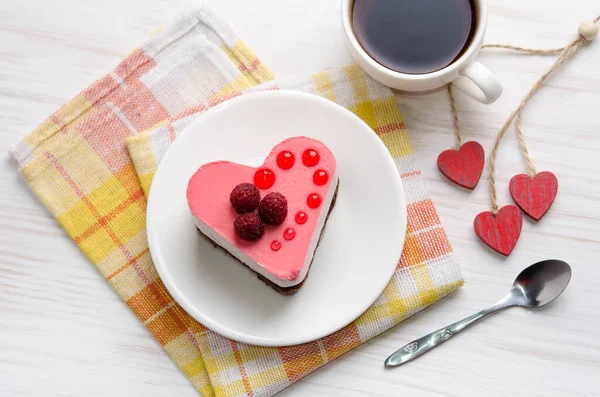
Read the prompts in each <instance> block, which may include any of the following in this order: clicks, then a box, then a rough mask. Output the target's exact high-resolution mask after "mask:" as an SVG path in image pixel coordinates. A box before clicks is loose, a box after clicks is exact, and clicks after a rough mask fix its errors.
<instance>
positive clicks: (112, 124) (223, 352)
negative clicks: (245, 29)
mask: <svg viewBox="0 0 600 397" xmlns="http://www.w3.org/2000/svg"><path fill="white" fill-rule="evenodd" d="M267 89H273V90H277V89H285V90H294V91H302V92H308V93H312V94H315V95H320V96H322V97H324V98H327V99H329V100H332V101H335V102H337V103H339V104H340V105H342V106H344V107H346V108H347V109H350V110H351V111H352V112H354V113H355V114H357V115H358V116H359V117H361V118H362V119H363V120H365V121H366V122H367V123H368V124H369V125H370V126H371V127H372V128H373V131H374V133H375V134H377V135H378V136H379V137H380V138H381V140H382V141H383V142H384V143H385V145H386V146H387V147H388V149H389V150H390V152H391V154H392V155H393V157H394V159H395V161H396V165H397V167H398V173H399V174H400V176H401V177H402V179H403V182H404V187H405V189H406V196H407V199H408V235H407V239H406V243H405V246H404V251H403V254H402V258H401V260H400V263H399V264H398V268H397V270H396V272H395V274H394V276H393V278H392V280H391V282H390V284H389V285H388V286H387V287H386V289H385V291H384V292H383V294H382V295H381V296H380V297H379V299H378V300H377V301H376V302H375V304H373V306H372V307H371V308H370V309H368V310H367V311H366V312H365V313H364V314H363V315H362V316H361V317H360V318H358V319H357V320H356V321H354V322H353V323H351V324H349V325H348V326H346V327H345V328H344V329H342V330H340V331H338V332H336V333H335V334H333V335H330V336H328V337H325V338H323V339H320V340H317V341H315V342H311V343H307V344H304V345H298V346H292V347H282V348H265V347H257V346H249V345H245V344H242V343H237V342H235V341H232V340H229V339H227V338H224V337H223V336H221V335H218V334H216V333H214V332H212V331H210V330H208V329H206V328H205V327H204V326H202V324H199V323H198V322H196V321H195V320H193V319H192V318H191V317H190V316H189V315H187V313H185V312H184V311H183V310H182V309H181V307H180V306H179V305H178V304H177V303H176V302H174V301H173V298H172V297H171V296H170V295H169V293H168V292H167V290H166V289H165V287H164V285H163V284H162V282H161V281H160V279H159V278H158V275H157V273H156V270H155V268H154V265H153V263H152V259H151V258H150V255H149V252H148V243H147V241H146V229H145V217H146V194H147V193H148V189H149V188H150V185H151V181H152V177H153V175H154V172H155V170H156V167H157V165H158V163H159V162H160V159H161V158H162V157H163V155H164V153H165V152H166V150H167V148H168V147H169V145H170V144H171V143H172V142H173V140H175V139H176V138H177V136H178V134H179V133H180V132H181V131H182V130H183V129H184V128H185V127H186V126H187V125H188V124H189V123H190V122H192V121H193V120H194V119H195V118H197V117H201V114H202V112H204V111H205V110H206V109H208V108H209V107H210V106H212V105H214V104H216V103H219V102H221V101H223V100H226V99H228V98H231V97H233V96H237V95H243V94H245V93H247V92H252V91H258V90H267ZM126 142H127V143H126ZM11 154H12V156H13V158H14V159H15V161H16V162H17V164H18V166H19V171H20V172H21V174H22V175H23V177H24V178H25V180H26V181H27V183H29V185H30V186H31V188H32V189H33V191H34V192H35V193H36V194H37V195H38V196H39V197H40V199H41V200H42V202H43V203H44V204H45V205H46V206H47V207H48V209H49V210H50V211H51V212H52V214H53V215H54V216H55V217H56V218H57V220H58V221H59V222H60V223H61V225H62V226H63V227H64V228H65V230H66V231H67V232H68V233H69V235H70V236H71V237H72V238H73V239H74V240H75V241H76V243H77V244H78V245H79V247H80V248H81V250H82V251H83V252H84V253H85V254H86V255H87V257H88V258H89V259H90V260H91V261H92V262H93V263H94V264H95V265H96V266H97V267H98V269H99V270H100V272H101V273H102V274H103V275H104V277H105V278H106V279H107V280H108V282H109V283H110V284H111V285H112V287H113V288H114V289H115V291H116V292H117V293H118V294H119V295H120V296H121V297H122V298H123V300H124V301H125V302H127V304H128V305H129V307H130V308H131V309H132V310H133V311H134V312H135V314H136V315H137V316H138V317H139V319H140V320H141V321H142V322H143V323H144V325H145V326H146V327H147V328H148V330H149V331H150V332H151V333H152V334H153V335H154V337H155V338H156V339H157V340H158V341H159V342H160V343H161V344H162V345H163V346H164V349H165V351H166V352H167V353H168V354H169V355H170V356H171V357H172V358H173V360H174V361H175V362H176V363H177V365H178V366H179V367H180V368H181V369H182V371H183V372H184V373H185V374H186V375H187V376H188V377H189V378H190V380H191V381H192V383H193V384H194V386H196V388H197V389H198V390H199V391H200V392H201V393H202V394H203V395H204V396H223V397H233V396H257V397H260V396H271V395H273V394H275V393H277V392H278V391H280V390H282V389H284V388H285V387H287V386H289V385H290V384H292V383H294V382H295V381H297V380H298V379H301V378H302V377H304V376H306V375H307V374H309V373H310V372H312V371H314V370H315V369H317V368H319V367H320V366H322V365H324V364H326V363H327V362H329V361H331V360H334V359H335V358H337V357H339V356H340V355H342V354H344V353H346V352H348V351H349V350H351V349H353V348H354V347H356V346H358V345H360V344H361V343H363V342H365V341H367V340H369V339H370V338H372V337H374V336H376V335H378V334H380V333H381V332H383V331H385V330H387V329H389V328H391V327H393V326H394V325H396V324H398V323H399V322H401V321H402V320H404V319H405V318H407V317H409V316H410V315H412V314H414V313H416V312H418V311H419V310H421V309H423V308H425V307H426V306H428V305H430V304H432V303H433V302H435V301H436V300H438V299H441V298H443V297H444V296H446V295H447V294H449V293H450V292H452V291H454V290H455V289H456V288H458V287H459V286H461V285H462V278H461V275H460V271H459V268H458V266H457V265H456V263H455V262H454V260H453V258H452V248H451V247H450V244H449V243H448V240H447V238H446V235H445V233H444V230H443V228H442V227H441V225H440V222H439V219H438V217H437V214H436V211H435V208H434V207H433V204H432V202H431V200H429V199H428V197H427V195H426V193H425V191H424V189H423V183H422V180H421V176H420V172H419V171H418V170H417V169H416V168H415V166H414V163H413V159H412V157H413V152H412V149H411V147H410V143H409V141H408V138H407V136H406V131H405V129H404V124H403V123H402V118H401V117H400V114H399V112H398V108H397V107H396V103H395V101H394V97H393V95H392V93H391V91H390V90H389V89H388V88H386V87H384V86H382V85H380V84H378V83H376V82H375V81H373V80H372V79H370V78H368V77H367V76H365V75H364V74H363V73H362V72H361V71H360V69H359V68H358V67H356V66H348V67H343V68H339V69H331V70H327V71H324V72H321V73H316V74H305V75H300V76H294V77H290V78H282V79H277V80H273V76H272V75H271V73H270V72H269V71H268V70H267V69H266V68H265V67H264V66H263V65H262V64H261V63H260V61H259V60H258V59H257V58H256V56H255V55H254V54H253V53H252V52H251V51H249V50H248V48H247V47H246V46H245V45H244V44H243V43H242V42H241V41H240V40H239V39H238V38H237V37H236V36H235V35H234V34H233V32H232V31H231V30H230V29H229V28H228V27H227V26H226V25H225V24H224V23H223V22H222V21H221V20H220V19H219V18H218V17H216V16H215V15H213V14H212V13H211V12H210V11H209V10H207V9H206V8H204V7H200V8H196V9H193V10H190V11H187V12H185V13H184V14H182V15H181V16H180V17H179V18H177V19H176V20H175V21H174V22H173V23H172V24H171V25H170V26H169V27H168V28H166V29H164V30H163V31H161V32H160V33H158V34H157V35H156V36H155V37H154V38H152V39H151V40H150V41H149V42H147V43H146V44H144V45H143V46H142V47H140V48H139V49H137V50H135V51H134V52H133V53H132V54H130V55H129V56H128V57H127V58H126V59H125V60H124V61H123V62H121V64H119V65H118V66H117V67H116V68H115V69H114V71H112V72H111V73H110V74H108V75H107V76H105V77H104V78H102V79H100V80H98V81H97V82H95V83H94V84H92V85H91V86H90V87H89V88H88V89H86V90H85V91H83V92H82V93H81V94H79V95H78V96H77V97H75V98H74V99H73V100H72V101H71V102H69V103H68V104H67V105H66V106H64V107H63V108H62V109H60V110H58V111H57V112H56V113H55V114H53V115H52V116H51V117H50V118H49V119H48V120H46V121H45V122H43V123H42V124H41V125H40V126H39V127H38V128H37V129H36V130H35V131H34V132H33V133H32V134H30V135H29V136H27V137H26V138H25V139H24V140H23V141H22V142H20V143H19V144H18V145H17V146H16V147H15V148H14V149H13V150H11Z"/></svg>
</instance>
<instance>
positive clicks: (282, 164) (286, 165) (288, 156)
mask: <svg viewBox="0 0 600 397" xmlns="http://www.w3.org/2000/svg"><path fill="white" fill-rule="evenodd" d="M295 160H296V158H295V157H294V155H293V154H292V152H290V151H288V150H284V151H283V152H279V154H278V155H277V165H278V166H279V168H281V169H282V170H289V169H290V168H292V166H293V165H294V161H295Z"/></svg>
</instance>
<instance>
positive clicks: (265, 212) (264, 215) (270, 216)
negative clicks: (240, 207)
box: [258, 192, 288, 226]
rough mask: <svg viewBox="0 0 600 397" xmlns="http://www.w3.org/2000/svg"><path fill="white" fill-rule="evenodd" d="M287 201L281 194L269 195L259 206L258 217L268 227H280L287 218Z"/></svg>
mask: <svg viewBox="0 0 600 397" xmlns="http://www.w3.org/2000/svg"><path fill="white" fill-rule="evenodd" d="M287 212H288V209H287V200H286V199H285V197H284V196H283V194H281V193H277V192H273V193H269V194H267V195H266V196H265V197H264V198H263V199H262V200H261V202H260V204H259V206H258V215H259V216H260V219H262V221H263V222H264V223H266V224H267V225H271V226H279V225H281V224H282V223H283V221H284V220H285V217H286V216H287Z"/></svg>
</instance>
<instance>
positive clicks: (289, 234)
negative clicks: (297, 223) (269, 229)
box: [283, 227, 296, 240]
mask: <svg viewBox="0 0 600 397" xmlns="http://www.w3.org/2000/svg"><path fill="white" fill-rule="evenodd" d="M294 237H296V231H295V230H294V229H292V228H291V227H288V228H287V229H285V231H284V232H283V238H284V239H286V240H292V239H293V238H294Z"/></svg>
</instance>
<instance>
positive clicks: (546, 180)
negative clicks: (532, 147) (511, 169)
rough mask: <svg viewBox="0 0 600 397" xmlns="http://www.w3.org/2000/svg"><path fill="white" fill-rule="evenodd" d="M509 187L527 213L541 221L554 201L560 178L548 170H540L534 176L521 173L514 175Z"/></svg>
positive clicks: (516, 201) (516, 200)
mask: <svg viewBox="0 0 600 397" xmlns="http://www.w3.org/2000/svg"><path fill="white" fill-rule="evenodd" d="M509 189H510V195H511V196H512V198H513V200H515V203H517V205H518V206H519V207H521V209H522V210H523V211H524V212H525V213H526V214H527V215H529V216H530V217H532V218H533V219H535V220H536V221H539V220H540V219H542V217H543V216H544V215H545V214H546V212H547V211H548V209H549V208H550V206H551V205H552V203H553V202H554V198H555V197H556V193H557V192H558V179H557V178H556V175H554V174H553V173H552V172H548V171H544V172H540V173H538V174H536V175H535V176H534V177H533V178H532V177H530V176H529V175H526V174H519V175H515V176H513V177H512V179H511V180H510V185H509Z"/></svg>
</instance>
